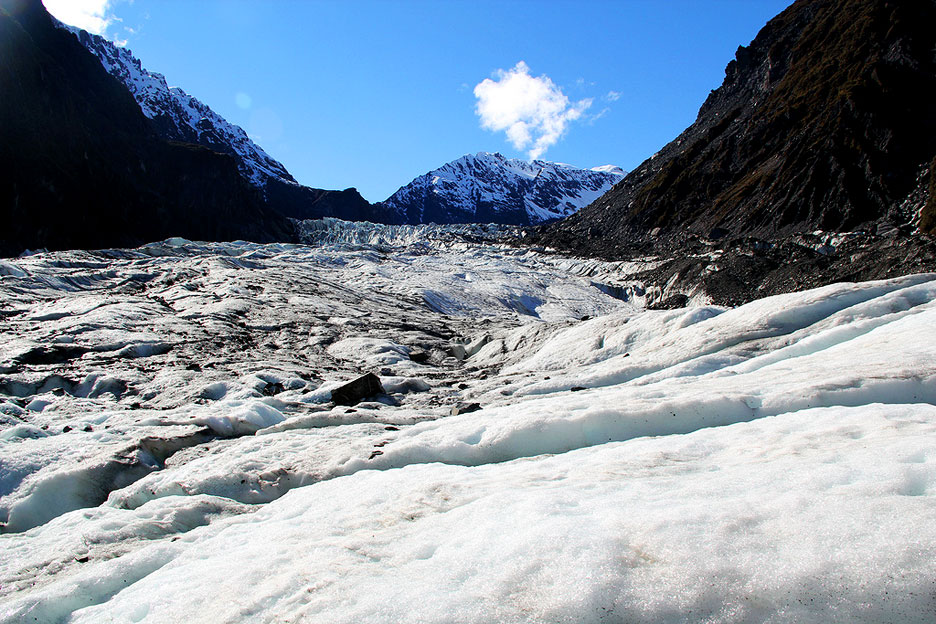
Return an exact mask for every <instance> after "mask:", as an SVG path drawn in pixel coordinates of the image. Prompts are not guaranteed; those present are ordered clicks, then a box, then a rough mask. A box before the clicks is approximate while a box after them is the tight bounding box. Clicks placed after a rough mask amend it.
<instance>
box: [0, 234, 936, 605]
mask: <svg viewBox="0 0 936 624" xmlns="http://www.w3.org/2000/svg"><path fill="white" fill-rule="evenodd" d="M368 227H370V226H361V228H362V229H361V231H359V232H358V233H356V234H353V233H351V232H350V229H353V228H350V226H340V224H335V223H332V224H330V225H328V226H327V227H326V228H325V229H326V230H329V231H331V232H332V234H335V233H336V232H337V235H336V236H333V237H332V238H331V239H330V240H329V238H328V237H327V236H326V237H320V239H319V242H318V243H317V244H316V245H313V246H288V245H266V246H263V245H253V244H247V243H229V244H202V243H193V242H189V241H183V240H174V241H171V242H166V243H160V244H154V245H149V246H145V247H142V248H139V249H136V250H105V251H100V252H61V253H43V254H38V255H34V256H30V257H26V258H20V259H15V260H6V261H4V262H3V263H2V266H0V319H2V332H0V497H2V498H0V518H2V520H3V522H4V525H3V531H4V533H3V535H0V622H4V623H5V622H10V623H13V622H17V623H18V622H27V621H34V622H89V623H98V622H180V621H186V622H243V621H250V622H284V621H289V622H456V621H457V622H696V621H699V622H932V621H934V620H936V504H934V498H933V497H934V494H936V343H934V340H933V339H932V338H933V329H932V328H933V327H934V325H936V275H915V276H907V277H903V278H898V279H892V280H887V281H881V282H868V283H861V284H837V285H833V286H828V287H825V288H821V289H817V290H813V291H807V292H802V293H794V294H789V295H781V296H777V297H772V298H768V299H762V300H759V301H755V302H753V303H750V304H747V305H745V306H741V307H739V308H735V309H724V308H719V307H714V306H705V305H699V306H696V307H690V308H686V309H681V310H667V311H651V310H646V309H644V308H643V304H644V303H645V299H644V298H643V297H642V291H641V288H640V285H639V284H633V283H630V282H628V271H629V269H630V268H631V267H632V265H628V264H624V263H617V264H612V263H598V262H595V261H576V260H573V259H558V258H554V257H550V256H547V255H542V254H538V253H535V252H532V251H529V250H519V249H511V248H508V247H503V246H499V245H497V244H496V243H486V244H482V243H468V242H465V241H464V240H463V239H460V238H459V236H439V237H436V238H432V237H429V238H425V239H423V240H421V241H420V240H416V238H418V237H416V236H415V233H416V232H417V230H406V229H403V230H400V229H396V230H393V229H389V228H388V229H384V230H380V229H379V228H378V229H377V230H375V229H373V228H370V229H367V228H368ZM365 230H366V231H365ZM609 285H614V286H615V288H613V289H612V288H609ZM609 293H613V294H615V295H617V296H616V297H615V296H611V294H609ZM364 372H374V373H376V374H377V375H378V376H379V377H380V378H381V381H382V384H383V387H384V390H385V392H386V394H385V395H381V396H376V397H371V398H367V399H365V400H364V401H362V402H361V403H358V404H357V405H354V406H350V407H349V406H342V405H334V404H333V403H331V401H330V397H331V392H332V390H334V389H336V388H338V387H339V386H340V385H341V384H343V383H344V382H346V381H348V380H350V379H353V378H355V377H357V376H358V375H360V374H362V373H364ZM474 404H477V405H478V406H480V409H471V410H469V409H464V406H467V405H474ZM453 408H457V409H453Z"/></svg>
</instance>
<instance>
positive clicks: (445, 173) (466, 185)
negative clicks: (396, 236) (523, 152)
mask: <svg viewBox="0 0 936 624" xmlns="http://www.w3.org/2000/svg"><path fill="white" fill-rule="evenodd" d="M624 174H625V172H624V170H622V169H621V168H620V167H616V166H614V165H604V166H601V167H595V168H594V169H580V168H578V167H573V166H572V165H567V164H564V163H554V162H547V161H544V160H533V161H525V160H520V159H516V158H505V157H504V156H502V155H501V154H497V153H495V154H491V153H487V152H480V153H478V154H468V155H466V156H462V157H461V158H458V159H457V160H453V161H452V162H450V163H448V164H446V165H443V166H442V167H439V168H438V169H434V170H432V171H430V172H429V173H426V174H424V175H422V176H419V177H418V178H416V179H415V180H413V181H412V182H410V183H409V184H407V185H406V186H404V187H402V188H401V189H400V190H398V191H397V192H396V193H394V194H393V195H392V196H391V197H390V198H389V199H387V201H386V202H384V203H385V205H387V206H388V207H389V208H391V209H392V210H394V211H396V212H397V213H398V214H399V215H400V216H401V219H402V220H403V221H406V222H408V223H428V222H439V223H458V222H486V221H493V222H500V223H510V224H515V225H526V224H535V223H542V222H545V221H552V220H555V219H561V218H563V217H567V216H569V215H570V214H573V213H574V212H577V211H578V210H579V209H581V208H583V207H585V206H587V205H588V204H590V203H591V202H593V201H595V200H596V199H598V198H599V197H601V196H602V195H603V194H604V193H606V192H607V191H608V190H610V189H611V187H612V186H614V185H615V184H616V183H617V182H619V181H620V180H621V179H622V178H623V177H624Z"/></svg>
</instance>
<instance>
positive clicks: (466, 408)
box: [451, 403, 481, 416]
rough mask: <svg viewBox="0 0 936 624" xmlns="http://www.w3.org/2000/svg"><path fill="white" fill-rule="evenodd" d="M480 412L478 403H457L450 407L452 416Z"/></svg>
mask: <svg viewBox="0 0 936 624" xmlns="http://www.w3.org/2000/svg"><path fill="white" fill-rule="evenodd" d="M480 410H481V404H480V403H459V404H458V405H456V406H454V407H452V410H451V412H452V416H458V415H459V414H470V413H471V412H478V411H480Z"/></svg>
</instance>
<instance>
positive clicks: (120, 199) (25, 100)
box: [0, 0, 296, 255]
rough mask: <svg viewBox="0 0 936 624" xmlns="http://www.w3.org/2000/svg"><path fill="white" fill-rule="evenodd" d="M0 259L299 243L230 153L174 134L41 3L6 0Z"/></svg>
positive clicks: (0, 22) (1, 45) (1, 14)
mask: <svg viewBox="0 0 936 624" xmlns="http://www.w3.org/2000/svg"><path fill="white" fill-rule="evenodd" d="M0 58H2V59H3V62H2V63H0V93H2V94H3V95H2V97H0V221H2V223H3V233H2V235H0V254H2V255H15V254H18V253H20V252H22V251H23V250H24V249H27V248H37V247H45V248H49V249H66V248H96V247H108V246H123V247H128V246H135V245H139V244H141V243H144V242H147V241H153V240H159V239H163V238H166V237H169V236H182V237H186V238H195V239H202V240H233V239H237V238H241V239H248V240H254V241H258V242H268V241H288V240H294V239H295V236H296V234H295V228H294V226H293V224H292V222H290V221H289V220H288V219H287V218H285V217H283V216H281V215H279V214H277V213H275V212H273V211H271V210H269V209H268V208H267V206H266V205H265V204H264V201H263V198H262V197H261V196H260V194H259V193H258V192H257V191H256V189H255V188H253V187H252V186H251V185H250V184H249V183H247V182H246V181H245V180H244V178H243V177H242V176H241V174H240V172H239V171H238V167H237V162H236V161H235V159H234V158H233V157H232V156H230V155H227V154H222V153H219V152H217V151H214V150H211V149H208V148H207V147H203V146H200V145H194V144H191V143H183V142H178V141H167V140H165V139H163V138H161V137H160V136H159V135H158V133H157V132H156V130H155V129H154V127H153V125H152V124H151V123H150V122H149V120H147V118H146V117H145V116H144V115H143V114H142V112H141V111H140V107H139V106H138V105H137V103H136V102H135V101H134V99H133V98H132V97H131V95H130V94H129V93H128V92H127V90H126V88H124V86H123V85H121V84H120V83H119V82H118V81H117V80H115V79H114V78H113V77H111V76H110V75H108V73H107V72H106V71H104V69H103V68H102V66H101V64H100V63H99V62H98V60H97V59H95V58H94V56H92V55H91V54H90V53H89V52H88V51H87V50H85V48H83V47H82V46H81V44H80V43H79V42H78V40H77V39H76V38H75V37H74V36H73V35H71V34H70V33H68V32H66V31H64V30H62V29H60V28H58V27H56V23H55V22H54V20H53V19H52V18H51V17H50V16H49V14H48V13H47V12H46V11H45V9H44V7H43V6H42V4H41V2H40V1H39V0H2V1H0Z"/></svg>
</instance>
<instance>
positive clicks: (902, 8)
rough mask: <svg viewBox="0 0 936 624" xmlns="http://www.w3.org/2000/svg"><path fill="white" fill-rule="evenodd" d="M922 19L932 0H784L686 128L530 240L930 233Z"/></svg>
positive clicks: (929, 73) (930, 109)
mask: <svg viewBox="0 0 936 624" xmlns="http://www.w3.org/2000/svg"><path fill="white" fill-rule="evenodd" d="M934 23H936V3H934V2H933V1H932V0H905V1H903V0H902V1H901V2H894V1H888V0H798V1H797V2H795V3H794V4H793V5H792V6H790V7H789V8H788V9H787V10H785V11H784V12H783V13H781V14H780V15H779V16H777V17H776V18H774V19H773V20H771V21H770V22H769V23H768V24H767V25H766V26H765V27H764V28H763V29H762V30H761V32H760V33H759V34H758V35H757V37H756V38H755V39H754V41H753V42H752V43H751V44H750V45H749V46H747V47H741V48H739V49H738V52H737V54H736V57H735V59H734V60H733V61H731V62H730V63H729V64H728V66H727V68H726V70H725V80H724V83H723V84H722V85H721V87H719V88H718V89H716V90H715V91H713V92H712V94H711V95H710V96H709V97H708V99H707V100H706V101H705V103H704V104H703V105H702V107H701V109H700V110H699V115H698V119H697V120H696V122H695V123H694V124H693V125H692V126H690V127H689V128H687V129H686V130H685V131H684V132H683V133H682V134H681V135H679V137H677V138H676V139H675V140H674V141H672V142H671V143H669V144H668V145H666V146H665V147H664V148H663V149H662V150H660V152H659V153H657V154H655V155H654V156H652V157H651V158H650V159H648V160H647V161H645V162H644V163H643V164H642V165H641V166H640V167H638V168H637V169H636V170H635V171H633V172H632V173H631V174H630V175H629V176H627V178H626V179H625V180H624V181H623V182H622V183H620V184H618V185H617V186H616V187H615V188H614V189H613V190H612V191H611V192H610V193H608V194H607V195H605V196H604V197H602V198H601V199H600V200H599V201H596V202H594V203H593V204H592V205H591V206H589V207H588V208H586V209H584V210H582V211H581V212H580V213H578V214H577V215H575V216H573V217H571V218H569V219H567V220H566V221H564V222H562V223H561V224H559V225H557V226H555V227H553V228H551V229H549V230H548V231H546V232H545V233H544V235H543V240H544V241H545V242H547V243H549V244H554V245H558V246H564V247H571V246H573V245H574V246H576V247H578V248H581V246H582V245H586V246H587V247H588V248H589V249H590V250H591V251H593V252H596V253H604V254H611V255H613V254H615V253H620V252H622V251H624V250H627V249H634V248H642V249H648V248H651V247H652V246H653V245H657V246H658V245H659V244H660V243H661V242H665V241H674V240H676V241H678V240H681V239H684V238H685V236H687V235H697V236H702V237H710V238H722V237H737V236H755V237H758V238H761V239H773V238H778V237H785V236H789V235H791V234H793V233H795V232H809V231H813V230H824V231H833V232H845V231H854V230H866V231H870V232H872V233H874V232H877V231H881V232H884V231H889V230H892V229H894V228H904V229H906V230H911V229H914V228H916V227H918V226H919V225H921V224H922V226H923V227H924V228H925V229H932V227H933V225H934V221H936V220H934V216H933V215H934V213H936V210H934V209H933V205H934V203H933V202H934V200H932V199H930V195H931V193H929V190H930V189H931V188H933V186H934V185H936V182H934V178H936V167H933V166H932V165H933V164H934V156H936V100H934V99H933V98H931V97H926V96H924V95H923V94H925V93H931V92H934V90H936V54H934V53H933V50H934V49H936V30H934V29H933V28H932V25H933V24H934ZM928 202H929V203H928ZM927 206H928V207H927Z"/></svg>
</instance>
